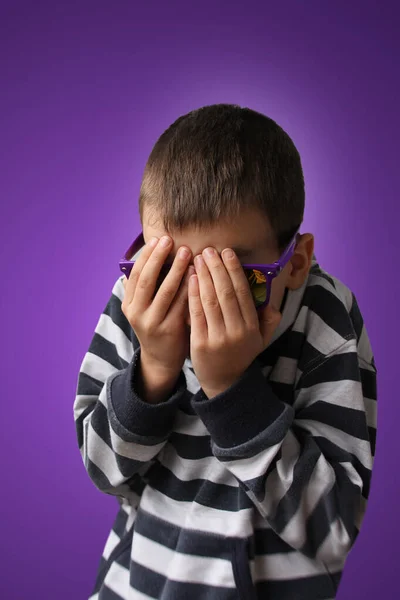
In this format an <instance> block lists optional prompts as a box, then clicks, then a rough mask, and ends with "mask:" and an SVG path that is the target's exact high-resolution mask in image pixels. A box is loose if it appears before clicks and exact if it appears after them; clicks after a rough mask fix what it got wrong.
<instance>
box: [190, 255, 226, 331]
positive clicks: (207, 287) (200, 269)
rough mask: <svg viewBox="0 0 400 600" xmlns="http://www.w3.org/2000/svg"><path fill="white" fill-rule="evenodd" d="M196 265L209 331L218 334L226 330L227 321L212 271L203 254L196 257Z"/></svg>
mask: <svg viewBox="0 0 400 600" xmlns="http://www.w3.org/2000/svg"><path fill="white" fill-rule="evenodd" d="M194 266H195V269H196V274H197V277H198V284H199V290H200V299H201V303H202V305H203V311H204V315H205V318H206V321H207V328H208V331H209V332H210V331H212V332H213V334H214V335H216V336H218V335H220V334H222V333H223V332H224V331H225V323H224V319H223V316H222V311H221V307H220V305H219V300H218V297H217V293H216V291H215V287H214V283H213V280H212V277H211V274H210V271H209V270H208V267H207V264H206V263H205V261H204V258H203V256H202V255H201V254H199V255H198V256H196V257H195V259H194Z"/></svg>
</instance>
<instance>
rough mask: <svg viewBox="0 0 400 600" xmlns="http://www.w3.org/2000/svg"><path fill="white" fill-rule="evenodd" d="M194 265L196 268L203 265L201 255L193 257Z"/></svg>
mask: <svg viewBox="0 0 400 600" xmlns="http://www.w3.org/2000/svg"><path fill="white" fill-rule="evenodd" d="M194 264H195V266H196V267H201V265H202V264H203V257H202V256H201V254H198V255H197V256H195V258H194Z"/></svg>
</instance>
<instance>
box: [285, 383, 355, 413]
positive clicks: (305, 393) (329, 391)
mask: <svg viewBox="0 0 400 600" xmlns="http://www.w3.org/2000/svg"><path fill="white" fill-rule="evenodd" d="M315 402H323V403H324V404H331V405H333V406H340V407H342V408H352V409H353V410H359V411H360V412H364V401H363V391H362V386H361V383H360V382H359V381H354V380H351V379H341V380H340V381H324V382H323V383H316V384H315V385H312V386H310V387H307V388H303V389H301V390H299V392H298V394H297V396H296V401H295V403H294V408H295V410H296V413H297V414H299V412H300V410H301V409H302V408H306V407H307V408H308V407H309V406H312V405H313V404H315Z"/></svg>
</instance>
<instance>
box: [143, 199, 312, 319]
mask: <svg viewBox="0 0 400 600" xmlns="http://www.w3.org/2000/svg"><path fill="white" fill-rule="evenodd" d="M161 223H162V221H161V218H160V219H158V218H157V215H156V214H154V212H153V211H152V212H151V213H149V212H148V211H147V210H146V208H145V209H144V211H143V223H142V226H143V236H144V240H145V243H147V242H148V241H149V240H150V239H151V238H152V237H153V236H157V237H158V238H160V237H161V236H162V235H165V234H168V235H170V236H171V237H172V240H173V242H174V243H173V247H172V249H171V252H170V255H169V257H168V259H167V261H166V264H171V263H172V262H173V260H174V258H175V255H176V253H177V251H178V249H179V248H180V247H181V246H187V247H188V248H189V249H190V250H191V252H192V255H193V256H192V258H194V257H195V256H196V255H197V254H201V253H202V252H203V250H205V249H206V248H208V247H210V246H211V247H212V248H215V250H217V252H218V253H219V254H221V252H222V251H223V250H224V249H225V248H231V249H233V250H234V251H235V252H236V254H237V256H238V258H239V260H240V262H241V263H242V264H246V263H247V264H248V263H265V264H269V263H273V262H275V261H276V260H278V259H279V257H280V252H279V250H278V249H277V247H276V242H275V239H274V235H273V232H272V229H271V226H270V225H269V223H268V221H267V219H266V218H265V216H264V215H263V214H262V213H260V212H259V211H258V210H255V209H251V210H250V209H249V210H246V211H243V212H242V213H241V215H240V218H238V219H237V220H236V221H235V222H234V223H228V222H223V221H222V222H218V223H216V224H215V225H212V226H210V227H209V228H208V229H195V228H188V229H186V230H185V231H184V232H182V234H179V233H177V234H174V233H168V232H167V231H165V230H164V228H163V226H162V225H161ZM309 235H310V234H305V236H304V235H303V236H301V238H304V237H307V236H309ZM311 237H312V236H311ZM308 253H309V252H308ZM312 253H313V249H312V248H311V257H312ZM295 256H296V252H295V254H294V256H293V258H292V260H291V261H289V262H288V264H287V265H286V267H285V268H284V269H283V271H282V272H281V273H280V274H279V275H278V276H277V277H275V278H274V280H273V283H272V288H271V299H270V304H271V305H272V306H273V307H274V308H276V309H277V310H280V307H281V304H282V300H283V296H284V293H285V288H286V287H290V288H292V289H295V288H296V287H300V285H301V284H302V283H303V281H304V279H305V277H304V278H300V279H302V280H301V283H299V285H298V284H297V283H298V282H294V281H292V280H291V279H292V278H291V275H292V274H293V270H294V264H295V263H296V259H295ZM311 257H310V260H311ZM191 264H193V260H192V261H191ZM307 274H308V270H307V273H306V274H305V276H307ZM297 279H299V277H297ZM186 322H187V324H188V325H189V326H190V316H189V307H188V309H187V316H186Z"/></svg>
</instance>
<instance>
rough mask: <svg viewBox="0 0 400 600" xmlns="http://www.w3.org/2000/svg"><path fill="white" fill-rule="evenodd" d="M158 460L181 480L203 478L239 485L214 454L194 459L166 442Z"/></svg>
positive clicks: (234, 485)
mask: <svg viewBox="0 0 400 600" xmlns="http://www.w3.org/2000/svg"><path fill="white" fill-rule="evenodd" d="M158 460H159V461H160V463H161V464H162V465H164V467H166V468H167V469H168V470H169V471H171V472H172V473H173V474H174V475H175V477H177V478H178V479H180V480H181V481H192V480H194V479H204V480H207V481H212V482H214V483H219V484H223V485H229V486H231V487H235V488H237V487H239V482H238V481H237V479H235V477H234V476H233V475H232V473H230V472H229V471H228V469H227V468H226V467H225V463H220V462H219V461H218V460H217V459H216V458H215V457H214V456H206V457H204V458H200V459H196V460H192V459H189V458H182V457H181V456H179V455H178V453H177V452H176V450H175V448H174V447H173V446H171V445H170V444H167V445H166V446H165V447H164V449H163V451H162V452H161V453H160V454H159V456H158Z"/></svg>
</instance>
